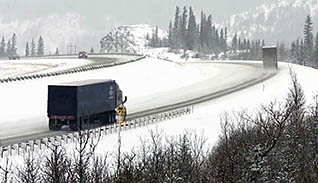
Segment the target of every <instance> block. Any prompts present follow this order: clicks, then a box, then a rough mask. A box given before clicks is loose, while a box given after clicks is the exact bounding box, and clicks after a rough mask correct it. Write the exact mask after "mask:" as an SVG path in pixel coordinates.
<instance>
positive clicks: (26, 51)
mask: <svg viewBox="0 0 318 183" xmlns="http://www.w3.org/2000/svg"><path fill="white" fill-rule="evenodd" d="M25 56H26V57H28V56H30V48H29V42H27V43H26V45H25Z"/></svg>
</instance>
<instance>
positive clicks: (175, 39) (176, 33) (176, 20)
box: [171, 6, 180, 49]
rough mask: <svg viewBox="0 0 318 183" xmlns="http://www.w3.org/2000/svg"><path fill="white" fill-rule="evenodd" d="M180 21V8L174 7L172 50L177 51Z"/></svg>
mask: <svg viewBox="0 0 318 183" xmlns="http://www.w3.org/2000/svg"><path fill="white" fill-rule="evenodd" d="M179 20H180V8H179V7H178V6H177V7H176V13H175V17H174V25H173V30H172V35H173V36H172V40H171V41H172V48H173V49H179V48H180V38H179V37H180V34H179V22H180V21H179Z"/></svg>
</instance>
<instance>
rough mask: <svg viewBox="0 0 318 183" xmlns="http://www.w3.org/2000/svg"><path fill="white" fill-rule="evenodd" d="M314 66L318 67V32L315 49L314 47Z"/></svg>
mask: <svg viewBox="0 0 318 183" xmlns="http://www.w3.org/2000/svg"><path fill="white" fill-rule="evenodd" d="M313 61H314V67H315V68H316V69H318V32H317V34H316V38H315V49H314V59H313Z"/></svg>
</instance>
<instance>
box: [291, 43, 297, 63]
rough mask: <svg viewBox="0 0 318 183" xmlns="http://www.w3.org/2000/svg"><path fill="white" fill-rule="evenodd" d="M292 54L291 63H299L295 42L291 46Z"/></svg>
mask: <svg viewBox="0 0 318 183" xmlns="http://www.w3.org/2000/svg"><path fill="white" fill-rule="evenodd" d="M290 54H291V58H290V59H291V62H292V63H297V46H296V42H295V41H293V42H292V44H291V46H290Z"/></svg>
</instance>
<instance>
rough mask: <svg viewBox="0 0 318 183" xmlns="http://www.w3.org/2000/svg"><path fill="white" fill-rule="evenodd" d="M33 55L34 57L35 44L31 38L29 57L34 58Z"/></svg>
mask: <svg viewBox="0 0 318 183" xmlns="http://www.w3.org/2000/svg"><path fill="white" fill-rule="evenodd" d="M35 55H36V50H35V42H34V39H33V38H32V41H31V56H35Z"/></svg>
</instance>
